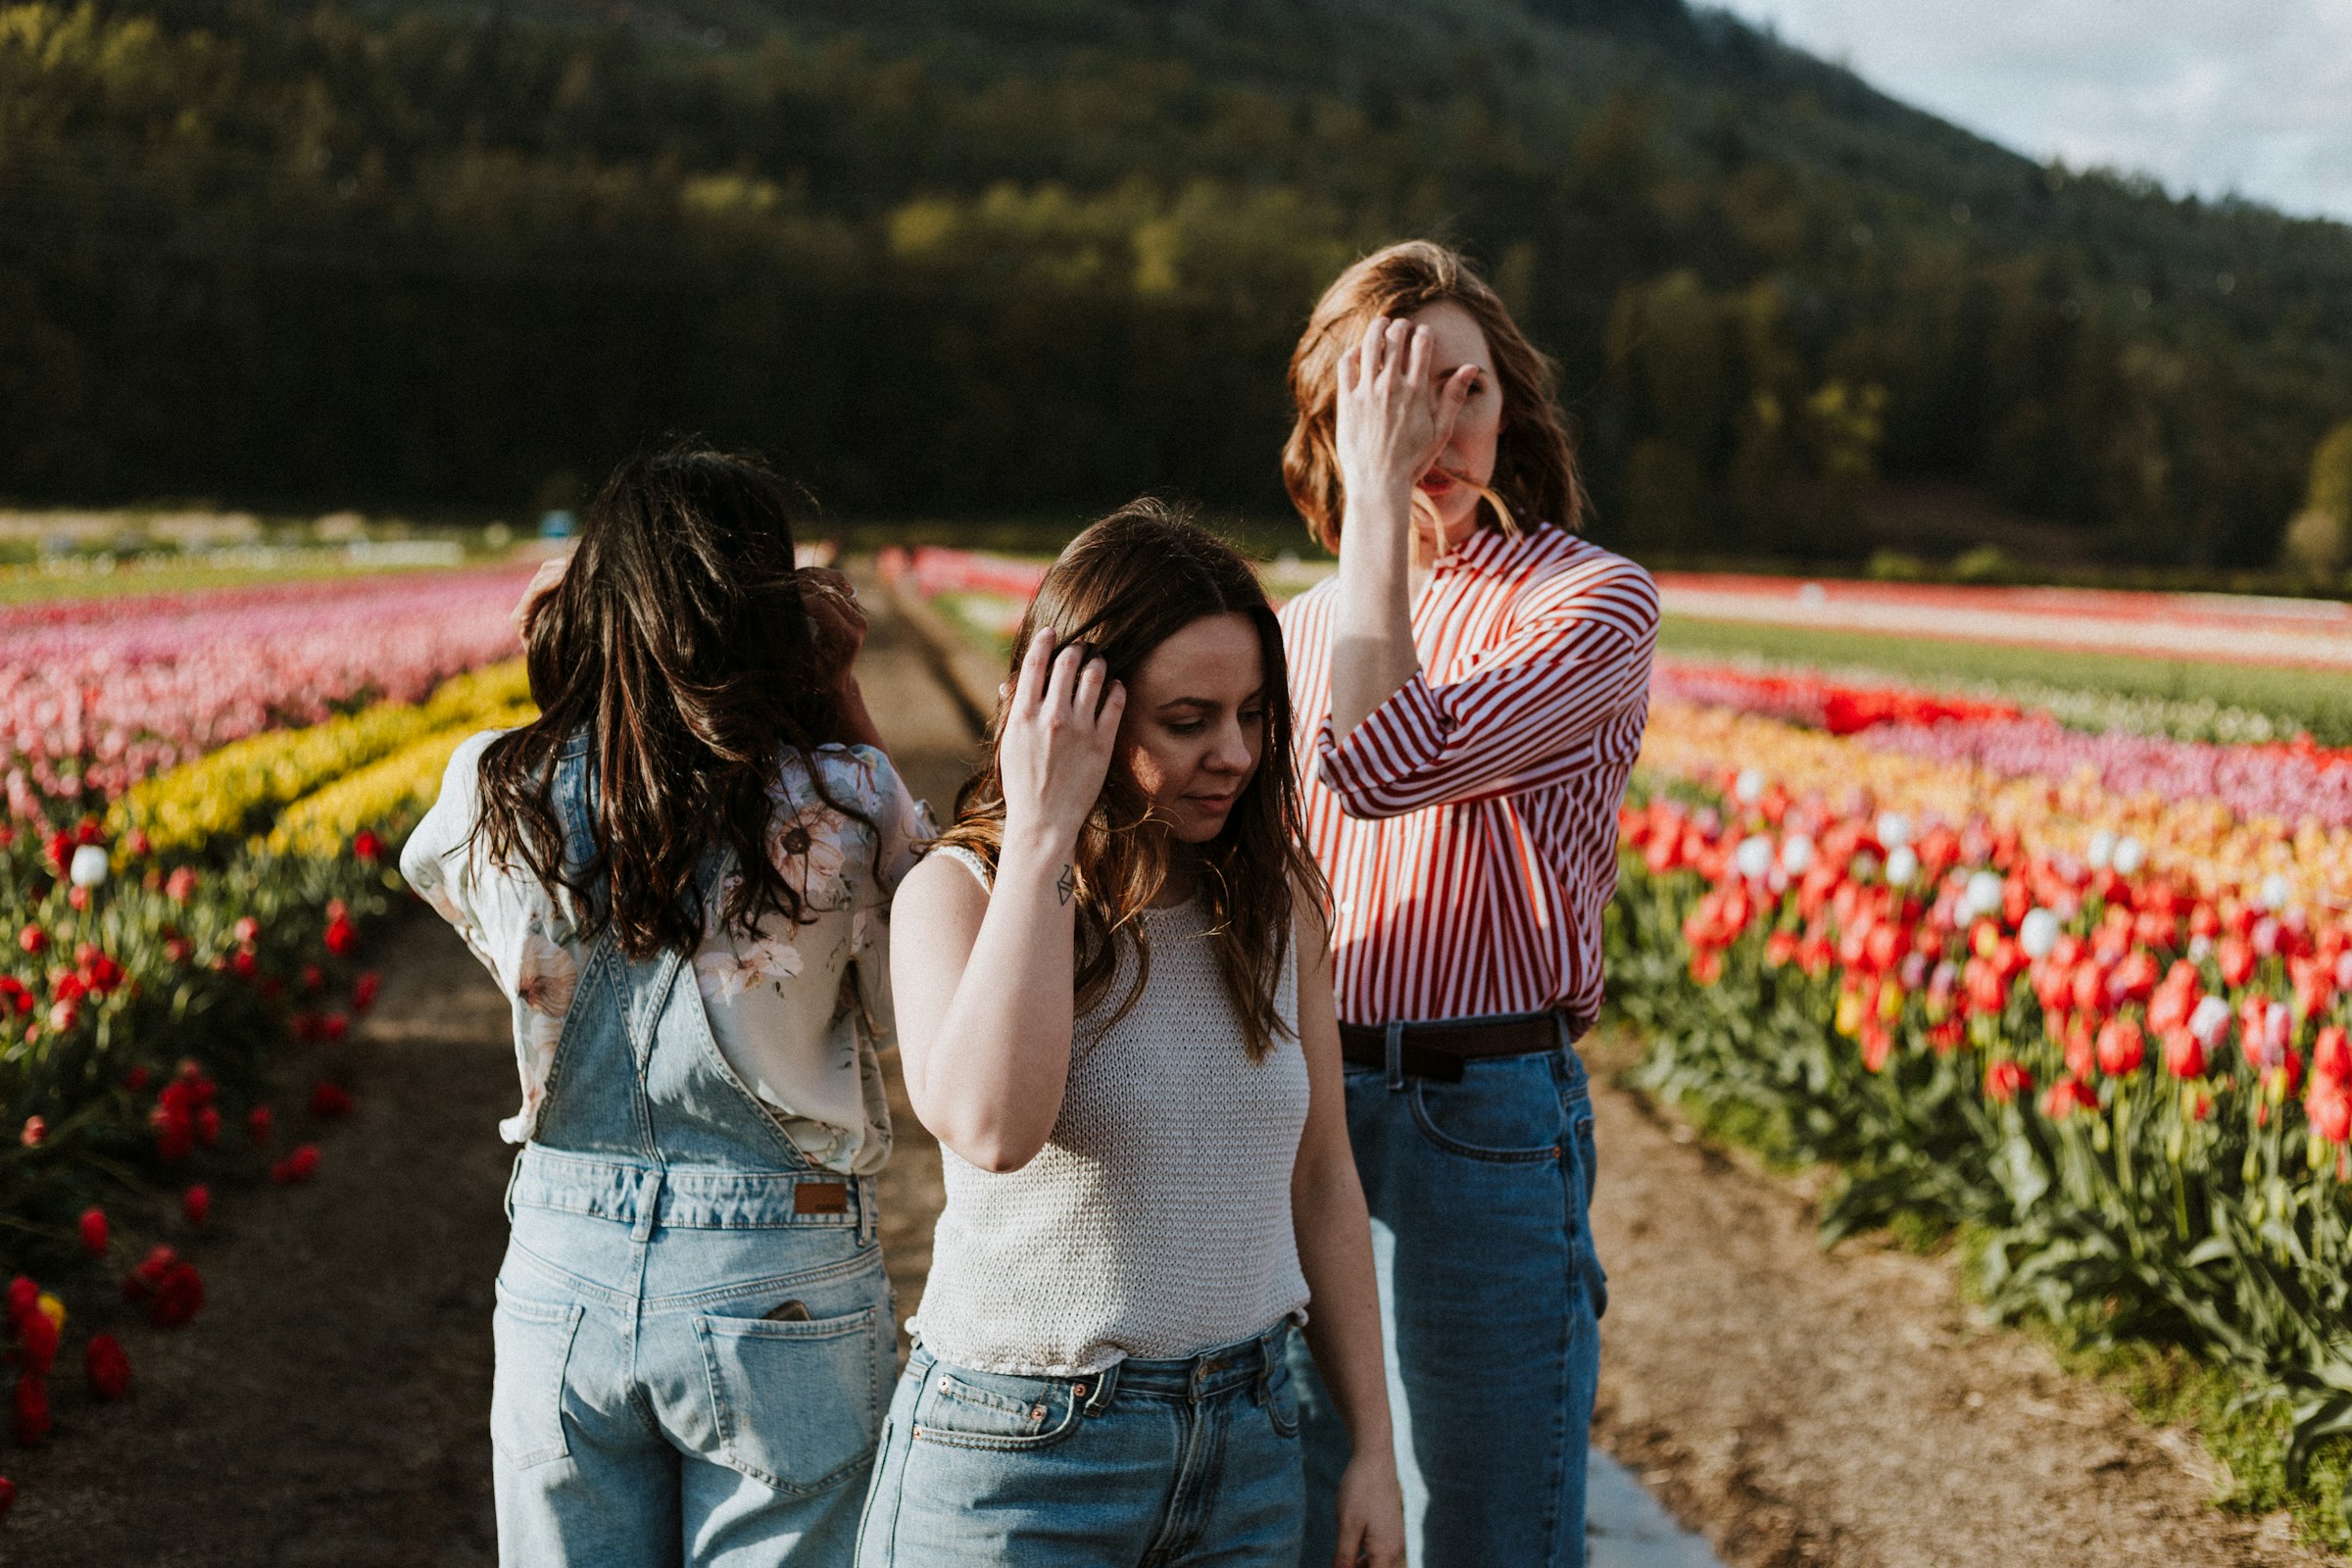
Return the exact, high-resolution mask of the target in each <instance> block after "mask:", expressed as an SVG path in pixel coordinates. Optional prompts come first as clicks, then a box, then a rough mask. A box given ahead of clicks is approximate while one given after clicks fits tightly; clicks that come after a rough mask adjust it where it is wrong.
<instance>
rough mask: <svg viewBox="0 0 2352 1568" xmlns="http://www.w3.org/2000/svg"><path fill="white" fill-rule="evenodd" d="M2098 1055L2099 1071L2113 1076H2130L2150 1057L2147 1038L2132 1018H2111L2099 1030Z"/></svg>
mask: <svg viewBox="0 0 2352 1568" xmlns="http://www.w3.org/2000/svg"><path fill="white" fill-rule="evenodd" d="M2098 1057H2099V1071H2101V1072H2103V1073H2106V1074H2107V1075H2108V1076H2110V1077H2113V1078H2125V1077H2129V1076H2130V1075H2131V1074H2132V1073H2134V1072H2137V1071H2138V1070H2139V1064H2140V1063H2141V1062H2143V1061H2145V1060H2147V1059H2148V1043H2147V1038H2146V1036H2145V1035H2143V1034H2142V1033H2141V1031H2140V1027H2139V1025H2138V1024H2136V1023H2134V1022H2132V1021H2131V1019H2130V1018H2111V1019H2109V1020H2108V1022H2107V1025H2106V1027H2104V1028H2102V1029H2101V1030H2100V1031H2099V1039H2098Z"/></svg>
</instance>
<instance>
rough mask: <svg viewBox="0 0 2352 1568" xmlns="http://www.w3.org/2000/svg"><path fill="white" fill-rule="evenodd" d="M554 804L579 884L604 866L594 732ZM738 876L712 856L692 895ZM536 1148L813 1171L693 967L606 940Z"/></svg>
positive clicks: (581, 995)
mask: <svg viewBox="0 0 2352 1568" xmlns="http://www.w3.org/2000/svg"><path fill="white" fill-rule="evenodd" d="M551 793H552V795H553V798H554V802H555V806H556V809H557V813H558V816H559V818H560V820H561V821H562V823H563V827H564V859H565V865H566V869H567V870H568V871H570V872H572V873H574V874H577V873H579V872H581V871H583V870H585V869H586V868H587V867H588V865H589V864H590V863H591V862H592V861H593V859H594V858H595V833H594V822H595V812H596V801H597V784H596V778H595V769H594V767H593V765H592V763H591V759H590V756H589V738H588V735H587V733H586V732H585V731H583V732H581V733H580V734H578V735H575V736H573V737H572V738H571V739H570V740H569V741H568V742H566V743H565V745H564V749H563V751H562V753H561V754H560V756H559V759H558V761H557V767H556V776H555V779H554V788H553V790H552V792H551ZM732 866H733V858H732V855H731V853H730V852H728V851H726V850H724V849H713V850H712V851H711V853H710V854H709V855H708V856H706V857H705V858H704V861H703V863H702V865H701V866H700V867H698V868H697V872H696V876H695V893H696V895H697V898H698V900H700V901H701V903H702V907H705V908H706V909H707V908H709V907H710V901H711V900H712V899H715V898H716V897H717V896H718V890H719V887H720V884H721V883H722V882H723V880H724V879H725V876H726V873H727V872H728V871H729V870H730V869H731V868H732ZM583 912H586V911H583ZM599 912H601V911H599ZM532 1141H533V1142H534V1143H536V1144H539V1145H541V1146H542V1147H544V1148H547V1149H551V1150H560V1151H563V1152H571V1153H582V1154H601V1155H606V1156H618V1157H623V1158H629V1159H634V1160H640V1161H643V1162H645V1163H647V1164H650V1165H654V1166H658V1167H667V1166H673V1165H683V1166H701V1167H716V1168H719V1169H726V1170H769V1171H776V1170H783V1171H805V1170H810V1169H812V1168H813V1167H811V1166H810V1165H809V1162H808V1160H807V1159H806V1158H805V1157H804V1156H803V1155H802V1153H801V1152H800V1150H799V1149H798V1147H796V1146H795V1145H794V1144H793V1142H792V1140H791V1139H790V1138H788V1137H786V1136H785V1133H784V1130H783V1128H782V1127H781V1126H779V1125H778V1124H777V1122H776V1119H775V1117H774V1116H773V1115H771V1114H770V1113H769V1112H768V1109H767V1107H766V1106H765V1105H763V1104H762V1103H760V1099H759V1097H758V1096H756V1095H754V1094H753V1093H752V1091H751V1090H750V1089H749V1088H747V1087H746V1086H745V1084H744V1082H743V1080H742V1079H741V1078H739V1077H738V1076H737V1075H736V1073H735V1071H734V1069H733V1068H731V1067H729V1066H728V1065H727V1062H726V1058H725V1057H724V1056H723V1055H722V1054H720V1052H719V1049H718V1042H717V1040H716V1038H715V1037H713V1036H712V1034H711V1021H710V1016H709V1014H708V1013H706V1012H705V1011H704V1008H703V998H702V993H701V990H700V989H699V987H698V986H697V985H696V983H695V978H694V970H693V965H692V964H691V962H689V961H688V959H687V957H686V956H683V955H681V954H678V953H675V952H664V953H660V954H656V955H654V956H650V957H647V958H643V959H634V960H633V959H631V958H629V957H628V956H627V955H626V954H624V953H622V952H621V950H620V947H619V944H618V943H617V942H616V941H614V940H613V934H612V932H611V931H610V930H609V929H608V930H607V931H606V932H604V933H603V934H602V935H601V936H600V937H599V939H598V940H597V942H596V945H595V948H594V951H593V952H592V954H591V955H590V956H589V959H588V962H587V964H586V966H585V968H584V969H583V971H582V974H581V976H580V983H579V987H578V989H577V991H576V993H575V994H574V996H573V999H572V1005H571V1011H570V1012H569V1014H567V1015H566V1016H565V1018H564V1034H563V1038H562V1040H561V1042H560V1043H559V1045H558V1047H557V1054H556V1060H555V1064H554V1070H553V1072H552V1073H551V1075H550V1079H549V1083H548V1101H547V1104H546V1106H545V1108H544V1109H543V1110H542V1111H541V1114H540V1122H539V1130H538V1132H537V1133H536V1135H535V1136H534V1137H533V1140H532Z"/></svg>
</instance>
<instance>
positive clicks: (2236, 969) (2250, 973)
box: [2214, 936, 2254, 991]
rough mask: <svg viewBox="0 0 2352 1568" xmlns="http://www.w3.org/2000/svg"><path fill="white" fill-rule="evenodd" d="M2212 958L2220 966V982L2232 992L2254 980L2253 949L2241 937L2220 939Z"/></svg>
mask: <svg viewBox="0 0 2352 1568" xmlns="http://www.w3.org/2000/svg"><path fill="white" fill-rule="evenodd" d="M2214 956H2215V957H2216V959H2218V960H2219V962H2220V963H2221V966H2222V981H2223V983H2224V984H2225V985H2227V986H2229V989H2231V990H2232V991H2234V990H2236V989H2237V988H2238V987H2239V986H2242V985H2244V984H2245V983H2246V982H2247V981H2248V980H2251V979H2253V978H2254V948H2253V945H2252V944H2251V943H2249V942H2247V941H2246V940H2245V939H2244V938H2242V937H2236V936H2227V937H2224V938H2222V941H2221V946H2220V947H2219V948H2218V949H2217V950H2216V951H2215V954H2214Z"/></svg>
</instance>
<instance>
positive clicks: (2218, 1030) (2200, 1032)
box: [2188, 997, 2229, 1051]
mask: <svg viewBox="0 0 2352 1568" xmlns="http://www.w3.org/2000/svg"><path fill="white" fill-rule="evenodd" d="M2188 1032H2189V1033H2190V1034H2192V1035H2195V1036H2196V1037H2197V1044H2198V1045H2201V1046H2203V1047H2204V1048H2205V1049H2206V1050H2207V1051H2211V1050H2213V1049H2214V1048H2215V1047H2216V1046H2218V1045H2220V1044H2221V1043H2222V1037H2223V1036H2224V1035H2226V1034H2228V1033H2229V1004H2228V1003H2227V1002H2224V1001H2223V1000H2222V999H2221V998H2219V997H2205V998H2203V999H2201V1000H2200V1001H2199V1002H2198V1003H2197V1005H2196V1010H2195V1011H2193V1012H2191V1013H2190V1014H2189V1015H2188Z"/></svg>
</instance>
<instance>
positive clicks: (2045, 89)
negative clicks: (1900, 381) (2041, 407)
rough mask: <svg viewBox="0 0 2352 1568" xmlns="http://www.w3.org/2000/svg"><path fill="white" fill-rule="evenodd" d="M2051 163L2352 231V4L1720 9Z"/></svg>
mask: <svg viewBox="0 0 2352 1568" xmlns="http://www.w3.org/2000/svg"><path fill="white" fill-rule="evenodd" d="M1718 3H1721V4H1723V5H1724V7H1725V9H1727V10H1729V11H1731V12H1733V13H1735V14H1736V15H1738V16H1740V17H1743V18H1745V19H1747V20H1748V21H1750V22H1755V23H1764V24H1770V25H1772V26H1773V27H1774V28H1775V29H1777V30H1778V32H1779V33H1780V35H1781V37H1782V38H1783V39H1784V40H1785V41H1787V42H1789V43H1791V44H1794V45H1796V46H1798V47H1799V48H1802V49H1805V50H1807V51H1808V52H1810V53H1813V54H1817V55H1821V56H1823V57H1825V58H1827V59H1830V60H1835V61H1838V62H1840V63H1841V64H1843V65H1845V66H1848V67H1850V68H1851V69H1852V70H1853V71H1854V72H1855V73H1858V74H1859V75H1860V76H1861V77H1862V78H1863V79H1864V80H1866V81H1868V82H1870V83H1871V84H1872V85H1873V86H1876V87H1878V88H1880V89H1881V90H1883V91H1885V92H1887V93H1889V94H1891V95H1892V96H1894V97H1896V98H1900V99H1902V100H1904V101H1905V102H1907V103H1910V104H1913V105H1915V106H1917V107H1918V108H1921V109H1926V110H1929V111H1931V112H1932V113H1934V114H1936V115H1939V116H1941V117H1942V118H1944V119H1946V120H1949V121H1951V122H1953V123H1956V124H1960V125H1964V126H1966V127H1968V128H1969V129H1971V130H1974V131H1977V132H1979V133H1980V134H1982V135H1985V136H1987V137H1989V138H1991V139H1992V140H1994V141H1997V142H2000V143H2002V144H2003V145H2005V146H2008V147H2011V148H2014V149H2016V150H2017V151H2019V152H2022V153H2026V154H2028V155H2030V156H2032V157H2034V158H2039V159H2049V158H2057V159H2061V160H2063V161H2064V162H2065V163H2066V164H2067V166H2068V167H2069V168H2076V169H2081V168H2088V167H2094V166H2102V165H2103V166H2107V167H2111V168H2115V169H2119V170H2125V171H2129V172H2139V173H2147V174H2153V175H2155V176H2156V177H2157V178H2158V179H2160V180H2162V181H2163V182H2164V184H2165V186H2166V188H2168V189H2170V190H2172V191H2174V192H2176V193H2186V192H2190V191H2194V192H2196V193H2197V194H2199V195H2202V196H2220V195H2224V194H2228V193H2232V192H2234V193H2235V194H2237V195H2240V196H2244V197H2247V198H2250V199H2252V200H2255V201H2260V202H2264V203H2267V204H2269V205H2271V206H2274V207H2278V208H2279V209H2281V210H2283V211H2285V212H2289V213H2293V214H2296V215H2298V216H2305V217H2309V216H2320V217H2327V218H2335V219H2339V220H2343V221H2352V0H1718Z"/></svg>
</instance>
